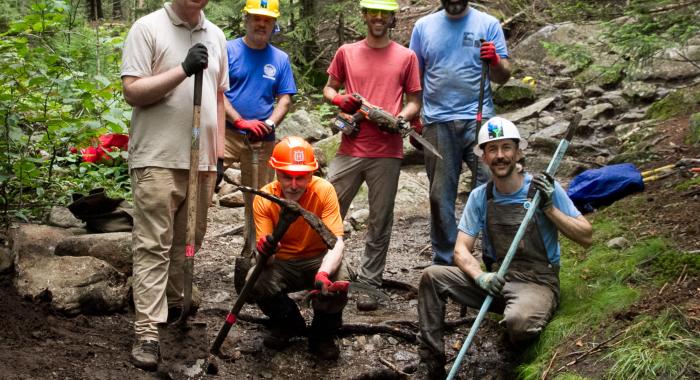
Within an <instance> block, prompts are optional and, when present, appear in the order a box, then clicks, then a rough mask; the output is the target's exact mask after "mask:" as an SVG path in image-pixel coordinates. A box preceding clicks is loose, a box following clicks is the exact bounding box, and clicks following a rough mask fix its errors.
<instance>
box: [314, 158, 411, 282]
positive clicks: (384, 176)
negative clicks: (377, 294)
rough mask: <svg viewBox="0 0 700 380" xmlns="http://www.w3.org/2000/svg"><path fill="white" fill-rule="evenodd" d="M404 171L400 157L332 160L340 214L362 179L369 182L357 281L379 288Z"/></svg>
mask: <svg viewBox="0 0 700 380" xmlns="http://www.w3.org/2000/svg"><path fill="white" fill-rule="evenodd" d="M400 173H401V160H400V159H398V158H361V157H350V156H342V155H339V156H336V157H335V158H334V159H333V161H331V164H330V169H329V174H328V181H330V182H331V183H332V184H333V187H335V192H336V193H337V194H338V202H339V203H340V215H342V217H343V218H345V214H346V213H347V212H348V209H349V208H350V204H351V203H352V200H353V199H354V198H355V195H356V194H357V191H358V190H359V189H360V186H361V185H362V182H367V187H368V190H369V191H368V197H369V219H368V220H367V235H366V237H365V253H364V255H363V256H362V263H361V266H360V268H359V270H358V277H357V280H358V281H360V282H363V283H365V284H369V285H373V286H375V287H377V288H378V287H380V286H381V285H382V274H383V272H384V266H385V264H386V254H387V251H388V250H389V241H390V240H391V227H392V225H393V224H394V199H395V198H396V190H397V187H398V184H399V175H400Z"/></svg>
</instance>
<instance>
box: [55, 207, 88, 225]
mask: <svg viewBox="0 0 700 380" xmlns="http://www.w3.org/2000/svg"><path fill="white" fill-rule="evenodd" d="M46 223H47V224H48V225H50V226H55V227H63V228H71V227H77V228H82V227H85V223H83V221H81V220H80V219H78V218H76V217H75V216H74V215H73V213H72V212H70V210H68V208H67V207H63V206H53V207H51V212H50V213H49V217H48V219H47V221H46Z"/></svg>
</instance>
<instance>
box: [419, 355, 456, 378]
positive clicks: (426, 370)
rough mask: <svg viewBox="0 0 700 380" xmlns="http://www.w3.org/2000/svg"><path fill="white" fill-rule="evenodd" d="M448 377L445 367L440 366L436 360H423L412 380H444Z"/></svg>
mask: <svg viewBox="0 0 700 380" xmlns="http://www.w3.org/2000/svg"><path fill="white" fill-rule="evenodd" d="M446 377H447V373H446V372H445V366H443V365H440V363H438V362H437V361H435V360H426V359H421V360H420V362H418V369H417V370H416V372H415V373H414V374H413V377H412V378H413V379H416V380H443V379H445V378H446Z"/></svg>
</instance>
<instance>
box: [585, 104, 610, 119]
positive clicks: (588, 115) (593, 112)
mask: <svg viewBox="0 0 700 380" xmlns="http://www.w3.org/2000/svg"><path fill="white" fill-rule="evenodd" d="M614 113H615V107H613V105H612V104H610V103H600V104H595V105H592V106H589V107H586V108H584V110H583V111H581V118H582V119H596V118H598V117H599V116H609V115H612V114H614Z"/></svg>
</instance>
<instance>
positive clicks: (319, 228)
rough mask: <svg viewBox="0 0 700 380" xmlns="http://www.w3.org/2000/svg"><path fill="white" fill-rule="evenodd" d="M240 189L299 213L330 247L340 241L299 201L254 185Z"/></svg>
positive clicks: (283, 209) (283, 210) (240, 187)
mask: <svg viewBox="0 0 700 380" xmlns="http://www.w3.org/2000/svg"><path fill="white" fill-rule="evenodd" d="M238 190H240V191H243V192H247V193H252V194H255V195H259V196H261V197H263V198H265V199H269V200H271V201H272V202H275V203H277V204H279V205H280V206H281V207H282V212H285V210H289V211H291V212H295V213H297V214H299V215H300V216H301V217H302V218H304V220H305V221H306V223H308V224H309V226H310V227H311V228H313V230H314V231H316V232H317V233H318V235H319V236H320V237H321V239H322V240H323V242H324V243H325V244H326V247H328V249H331V248H333V247H335V243H336V242H337V241H338V239H337V238H336V237H335V235H333V232H331V230H330V229H328V227H327V226H326V224H325V223H323V220H321V218H319V217H318V215H316V214H314V213H312V212H311V211H309V210H307V209H305V208H303V207H301V205H299V203H297V202H294V201H290V200H288V199H283V198H280V197H277V196H274V195H272V194H270V193H266V192H264V191H260V190H256V189H253V188H252V187H248V186H239V187H238Z"/></svg>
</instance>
